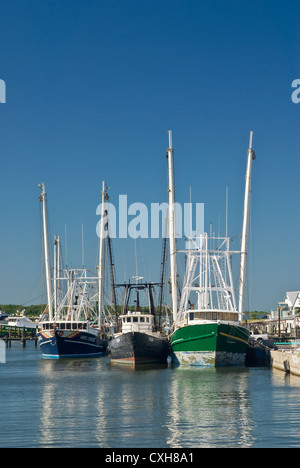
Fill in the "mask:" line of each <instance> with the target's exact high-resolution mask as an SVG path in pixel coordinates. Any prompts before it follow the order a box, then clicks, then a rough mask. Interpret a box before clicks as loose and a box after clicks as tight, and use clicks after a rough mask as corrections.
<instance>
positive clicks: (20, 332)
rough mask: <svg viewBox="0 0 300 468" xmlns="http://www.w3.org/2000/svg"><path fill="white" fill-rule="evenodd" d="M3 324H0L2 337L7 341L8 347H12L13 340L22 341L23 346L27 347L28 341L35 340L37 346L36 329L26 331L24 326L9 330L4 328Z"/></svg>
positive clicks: (0, 337)
mask: <svg viewBox="0 0 300 468" xmlns="http://www.w3.org/2000/svg"><path fill="white" fill-rule="evenodd" d="M3 328H4V327H3V326H2V325H0V339H2V340H3V341H5V344H6V347H7V348H10V347H11V342H12V341H20V342H21V345H22V347H23V348H25V347H26V342H27V341H34V342H35V347H37V343H38V338H37V333H36V331H35V330H32V331H31V332H28V331H26V329H25V327H23V328H18V327H15V328H10V329H9V330H3Z"/></svg>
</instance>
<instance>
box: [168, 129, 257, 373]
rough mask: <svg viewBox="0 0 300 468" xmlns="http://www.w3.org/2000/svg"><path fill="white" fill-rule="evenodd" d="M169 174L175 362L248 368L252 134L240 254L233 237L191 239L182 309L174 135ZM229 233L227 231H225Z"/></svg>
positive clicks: (172, 345) (172, 344)
mask: <svg viewBox="0 0 300 468" xmlns="http://www.w3.org/2000/svg"><path fill="white" fill-rule="evenodd" d="M167 158H168V171H169V187H168V193H169V233H170V261H171V285H172V289H171V292H172V311H173V320H174V331H173V333H172V335H171V337H170V344H171V354H172V363H173V364H175V365H186V366H207V367H219V366H233V365H244V364H245V359H246V353H247V349H248V343H249V337H250V332H249V330H248V329H246V328H245V327H244V326H242V321H243V297H244V284H245V272H246V255H247V233H248V218H249V198H250V181H251V169H252V161H253V160H254V159H255V154H254V152H253V150H252V132H251V136H250V147H249V150H248V162H247V173H246V188H245V201H244V220H243V231H242V241H241V249H240V250H236V251H232V250H230V242H231V239H230V238H229V237H227V236H226V237H215V236H213V235H210V236H209V235H208V234H207V233H202V234H200V235H199V236H197V237H194V238H193V237H191V238H189V239H188V241H189V242H188V246H189V248H188V249H187V250H185V251H184V253H185V255H186V271H185V278H184V285H183V289H182V293H181V298H180V305H179V309H178V306H177V304H178V297H177V248H176V240H175V235H174V233H175V213H174V202H175V200H174V199H175V197H174V169H173V148H172V134H171V132H169V149H168V151H167ZM226 230H227V229H226ZM235 254H239V255H240V275H239V276H240V284H239V304H237V301H236V298H235V289H234V283H233V274H232V258H233V255H235Z"/></svg>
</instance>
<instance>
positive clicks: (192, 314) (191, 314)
mask: <svg viewBox="0 0 300 468" xmlns="http://www.w3.org/2000/svg"><path fill="white" fill-rule="evenodd" d="M194 315H195V314H194V312H190V320H194V318H195V317H194Z"/></svg>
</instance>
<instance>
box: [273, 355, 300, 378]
mask: <svg viewBox="0 0 300 468" xmlns="http://www.w3.org/2000/svg"><path fill="white" fill-rule="evenodd" d="M271 366H272V367H274V369H279V370H281V371H283V372H285V373H287V374H293V375H298V376H300V350H299V349H281V350H271Z"/></svg>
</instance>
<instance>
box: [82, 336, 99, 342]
mask: <svg viewBox="0 0 300 468" xmlns="http://www.w3.org/2000/svg"><path fill="white" fill-rule="evenodd" d="M80 339H81V340H82V341H90V342H91V343H95V341H96V338H94V337H93V336H86V335H81V337H80Z"/></svg>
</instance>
